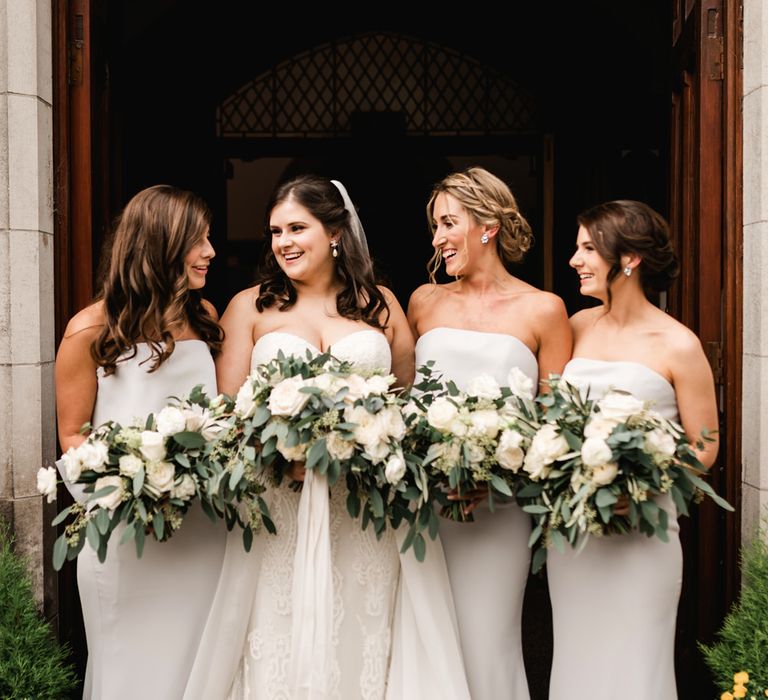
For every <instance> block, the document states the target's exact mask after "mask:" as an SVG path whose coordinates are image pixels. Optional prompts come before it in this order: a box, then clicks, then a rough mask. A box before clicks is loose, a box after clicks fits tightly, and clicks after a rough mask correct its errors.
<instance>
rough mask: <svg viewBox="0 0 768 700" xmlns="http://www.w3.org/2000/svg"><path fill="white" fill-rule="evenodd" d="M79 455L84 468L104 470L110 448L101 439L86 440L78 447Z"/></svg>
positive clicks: (96, 470)
mask: <svg viewBox="0 0 768 700" xmlns="http://www.w3.org/2000/svg"><path fill="white" fill-rule="evenodd" d="M77 456H78V458H79V459H80V461H81V462H82V464H83V468H84V469H92V470H93V471H95V472H103V471H104V470H105V469H106V466H107V459H108V458H109V448H108V447H107V444H106V443H105V442H102V441H101V440H94V441H93V442H90V441H86V442H84V443H83V444H82V445H80V447H78V448H77Z"/></svg>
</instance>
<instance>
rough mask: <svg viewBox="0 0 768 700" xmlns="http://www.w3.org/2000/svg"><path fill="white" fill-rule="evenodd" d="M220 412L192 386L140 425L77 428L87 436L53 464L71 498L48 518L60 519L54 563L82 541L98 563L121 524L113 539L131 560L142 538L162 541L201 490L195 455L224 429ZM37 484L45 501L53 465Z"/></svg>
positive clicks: (53, 484) (219, 404) (141, 545)
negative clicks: (130, 549)
mask: <svg viewBox="0 0 768 700" xmlns="http://www.w3.org/2000/svg"><path fill="white" fill-rule="evenodd" d="M225 411H226V406H225V404H224V403H223V402H221V401H213V402H212V401H210V400H209V398H208V397H207V396H206V395H205V393H204V392H203V390H202V387H201V386H197V387H195V388H194V389H193V390H192V392H191V393H190V395H189V397H188V398H187V399H185V400H179V399H174V403H173V404H171V405H168V406H166V407H165V408H163V409H162V410H161V411H160V412H159V413H158V414H157V415H156V416H155V415H154V414H150V415H149V416H147V418H146V420H145V421H144V422H142V423H134V424H131V425H128V426H122V425H121V424H120V423H117V422H116V421H107V422H106V423H103V424H102V425H99V426H98V427H96V428H92V426H91V425H90V424H86V425H84V426H83V428H82V430H81V432H82V433H88V437H87V438H86V439H85V441H84V442H83V443H82V444H81V445H80V446H79V447H77V448H74V447H73V448H70V449H69V450H67V451H66V453H64V455H63V456H62V457H61V459H60V460H59V461H58V462H57V466H58V467H59V470H60V471H61V473H62V476H63V477H64V482H65V483H66V484H67V487H68V488H69V489H70V490H71V491H72V493H73V496H74V497H75V503H73V504H72V505H71V506H69V507H67V508H64V509H63V510H62V511H61V512H60V513H59V514H58V515H57V516H56V518H54V520H53V522H52V525H54V526H55V525H59V524H61V523H66V524H65V526H64V532H63V534H62V535H61V536H60V537H59V538H58V539H57V540H56V542H55V544H54V548H53V564H54V568H55V569H56V570H58V569H60V568H61V567H62V566H63V565H64V562H65V561H66V560H71V559H74V558H75V557H77V555H78V554H79V553H80V552H81V551H82V548H83V547H84V546H85V543H86V541H87V542H88V543H89V544H90V546H91V547H92V548H93V549H94V550H95V551H96V553H97V555H98V558H99V561H102V562H103V561H104V559H105V558H106V555H107V544H108V542H109V540H110V537H111V535H112V533H113V532H114V531H115V529H116V528H117V526H118V525H119V524H121V523H123V524H124V528H123V529H122V532H121V534H120V543H121V544H122V543H124V542H128V541H133V543H134V545H135V547H136V555H137V556H138V557H141V555H142V552H143V549H144V543H145V540H146V538H147V537H152V538H153V539H155V540H157V541H158V542H163V541H165V540H167V539H169V538H170V537H171V536H172V535H173V533H174V532H175V531H176V530H178V529H179V527H181V525H182V522H183V520H184V515H185V514H186V512H187V510H188V509H189V507H190V505H191V504H192V502H193V501H194V499H195V498H197V497H199V495H200V493H201V487H202V486H203V482H204V477H203V475H201V473H200V471H199V470H198V469H197V467H196V460H197V459H198V457H199V456H200V455H201V453H202V450H203V448H204V446H205V445H206V444H207V443H208V442H209V441H215V440H216V438H217V436H219V434H220V433H222V432H223V431H226V430H227V429H228V424H227V420H226V417H225ZM38 488H39V490H40V491H41V493H44V494H45V495H46V496H47V497H48V499H49V500H52V499H53V498H55V489H56V478H55V471H54V470H53V468H52V467H48V468H46V469H41V470H40V472H39V473H38Z"/></svg>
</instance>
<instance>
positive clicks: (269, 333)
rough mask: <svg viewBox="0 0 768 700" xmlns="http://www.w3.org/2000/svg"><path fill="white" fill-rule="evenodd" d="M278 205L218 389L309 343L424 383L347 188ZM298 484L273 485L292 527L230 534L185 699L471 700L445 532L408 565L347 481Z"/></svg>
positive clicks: (228, 325) (312, 188) (314, 180)
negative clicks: (252, 535) (247, 543)
mask: <svg viewBox="0 0 768 700" xmlns="http://www.w3.org/2000/svg"><path fill="white" fill-rule="evenodd" d="M267 211H268V216H269V234H270V235H271V246H270V247H269V248H267V249H266V259H265V261H264V274H263V275H262V279H261V283H260V284H259V285H257V286H255V287H252V288H250V289H247V290H244V291H243V292H240V293H239V294H238V295H236V296H235V297H234V298H233V299H232V301H231V302H230V304H229V306H228V308H227V310H226V312H225V314H224V316H223V317H222V320H221V323H222V326H223V328H224V330H225V333H226V340H225V342H224V346H223V349H222V353H221V355H220V356H219V358H218V361H217V380H218V383H219V389H220V390H221V391H223V392H226V393H228V394H231V395H234V394H235V393H236V392H237V390H238V389H239V387H240V386H241V385H242V383H243V381H244V380H245V379H246V376H247V375H248V373H249V372H250V370H251V368H252V367H254V366H255V365H257V364H260V363H263V362H268V361H269V360H270V359H272V358H274V357H275V356H276V355H277V353H278V351H282V352H283V353H285V354H286V355H290V354H296V355H301V356H305V355H306V352H307V351H308V350H309V351H310V352H312V353H321V352H326V351H329V352H331V353H332V354H333V355H334V356H335V357H337V358H339V359H342V360H347V361H350V362H352V363H353V364H354V365H356V366H357V367H358V368H360V369H362V370H366V369H367V370H373V369H381V368H383V369H384V370H386V371H390V370H391V371H392V372H393V373H394V375H395V376H396V377H397V380H398V385H399V386H406V385H408V384H410V383H411V381H412V380H413V374H414V355H413V336H412V334H411V331H410V328H409V326H408V322H407V320H406V318H405V315H404V313H403V310H402V309H401V307H400V305H399V304H398V302H397V300H396V299H395V297H394V296H393V295H392V293H391V292H390V291H389V290H387V289H385V288H383V287H378V286H376V285H375V283H374V277H373V270H372V265H371V260H370V257H369V255H368V249H367V244H366V241H365V236H364V233H363V231H362V227H361V225H360V222H359V219H358V218H357V214H356V213H355V210H354V207H353V206H352V203H351V201H350V200H349V197H348V195H347V193H346V190H345V189H344V187H343V185H341V183H339V182H336V181H330V180H326V179H324V178H319V177H314V176H302V177H299V178H296V179H294V180H292V181H290V182H288V183H286V184H284V185H282V186H281V187H279V188H278V189H277V191H276V192H275V194H274V195H273V197H272V200H271V202H270V204H269V207H268V210H267ZM291 477H292V478H293V480H294V482H303V485H302V488H301V489H300V490H299V489H297V488H291V486H289V485H286V484H283V485H281V486H279V487H275V488H272V489H271V490H270V491H269V492H268V493H267V494H265V497H266V500H267V502H268V504H269V508H270V512H271V515H272V519H273V521H274V523H275V525H276V527H277V535H275V536H272V535H269V534H267V533H262V534H261V535H260V536H259V537H257V538H256V541H255V543H254V548H253V550H252V551H251V553H250V554H249V555H246V554H244V553H243V551H242V549H243V548H242V544H241V541H240V536H239V535H238V534H237V533H233V534H234V535H235V536H233V537H230V540H229V543H228V548H227V556H226V561H225V565H224V570H223V573H222V576H221V579H220V582H219V591H218V593H217V602H216V604H215V605H214V610H213V612H212V614H211V616H210V618H209V623H208V630H207V631H206V635H205V637H204V643H203V648H202V649H201V653H200V655H199V656H198V663H196V668H195V670H194V671H193V674H192V677H191V679H190V683H189V686H188V688H187V694H186V697H189V698H191V697H201V698H202V697H205V698H209V697H228V698H237V699H240V698H256V697H259V698H339V699H341V700H346V698H384V697H387V698H405V697H412V698H429V697H434V698H438V697H439V698H468V697H469V694H468V691H467V689H466V681H465V680H464V676H463V667H462V662H461V655H460V652H459V646H458V637H457V632H456V623H455V618H454V615H453V607H452V600H451V594H450V590H449V587H448V582H447V573H446V570H445V562H444V560H443V558H442V549H441V547H440V544H439V541H438V542H434V543H430V546H429V549H430V552H429V554H428V557H427V561H425V562H424V563H418V562H416V561H415V559H414V558H413V554H412V553H408V554H407V555H403V557H402V560H401V557H400V555H399V546H398V543H399V539H400V537H402V535H401V534H399V533H393V532H392V531H391V530H388V531H386V532H385V533H384V534H383V535H382V536H381V537H380V538H378V539H377V537H376V535H375V534H374V532H373V529H372V528H370V527H369V528H368V529H366V530H362V529H361V526H360V523H359V521H357V520H353V519H352V518H350V517H349V515H348V514H347V511H346V506H345V498H346V495H345V493H344V486H343V483H342V480H340V481H339V482H338V483H337V484H336V485H335V486H334V487H333V488H331V489H330V491H329V489H328V484H327V480H326V478H325V477H324V476H320V475H318V474H315V473H313V472H312V471H307V472H305V471H304V468H303V466H302V465H294V466H293V468H292V470H291ZM295 485H296V484H295V483H294V484H293V486H295ZM324 591H328V592H329V593H328V595H326V596H324V595H323V592H324Z"/></svg>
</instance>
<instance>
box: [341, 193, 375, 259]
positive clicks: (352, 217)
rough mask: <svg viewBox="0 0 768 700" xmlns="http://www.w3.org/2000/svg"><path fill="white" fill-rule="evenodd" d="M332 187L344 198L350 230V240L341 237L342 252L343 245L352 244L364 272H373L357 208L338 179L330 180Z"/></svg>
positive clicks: (366, 240)
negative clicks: (362, 263) (364, 263)
mask: <svg viewBox="0 0 768 700" xmlns="http://www.w3.org/2000/svg"><path fill="white" fill-rule="evenodd" d="M331 182H332V183H333V185H334V187H336V189H337V190H338V191H339V192H340V193H341V198H342V199H343V200H344V208H345V209H346V210H347V211H348V212H349V228H350V230H351V232H352V240H350V241H345V240H344V238H342V254H343V253H344V246H347V247H349V246H354V247H356V248H357V252H358V253H359V255H358V256H356V257H359V259H360V260H364V261H365V262H366V264H367V269H366V272H369V273H372V272H373V263H372V261H371V254H370V251H369V250H368V239H367V238H366V237H365V229H363V224H362V222H361V221H360V217H359V216H358V215H357V209H355V205H354V204H353V203H352V199H351V198H350V196H349V192H347V188H346V187H344V185H343V184H342V183H341V182H340V181H339V180H331Z"/></svg>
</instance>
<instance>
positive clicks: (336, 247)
mask: <svg viewBox="0 0 768 700" xmlns="http://www.w3.org/2000/svg"><path fill="white" fill-rule="evenodd" d="M331 255H333V257H334V258H338V257H339V242H338V241H331Z"/></svg>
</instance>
